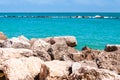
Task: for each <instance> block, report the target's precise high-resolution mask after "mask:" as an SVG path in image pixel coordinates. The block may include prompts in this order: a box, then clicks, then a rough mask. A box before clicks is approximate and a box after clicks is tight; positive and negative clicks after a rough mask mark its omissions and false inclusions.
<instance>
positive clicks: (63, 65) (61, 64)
mask: <svg viewBox="0 0 120 80" xmlns="http://www.w3.org/2000/svg"><path fill="white" fill-rule="evenodd" d="M45 64H46V66H47V67H48V68H49V70H50V72H49V76H48V77H47V79H48V80H67V77H68V75H69V74H70V72H69V68H70V67H71V65H72V62H69V61H68V62H67V61H58V60H53V61H48V62H45Z"/></svg>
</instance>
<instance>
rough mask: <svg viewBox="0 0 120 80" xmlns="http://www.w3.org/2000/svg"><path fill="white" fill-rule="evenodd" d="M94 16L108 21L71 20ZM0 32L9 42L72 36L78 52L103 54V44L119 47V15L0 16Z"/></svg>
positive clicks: (28, 14) (5, 14)
mask: <svg viewBox="0 0 120 80" xmlns="http://www.w3.org/2000/svg"><path fill="white" fill-rule="evenodd" d="M96 15H100V16H107V17H110V18H77V17H74V16H92V17H93V16H96ZM46 16H47V17H46ZM48 16H49V17H48ZM66 16H67V17H66ZM71 16H72V17H71ZM111 17H112V18H111ZM0 31H2V32H4V33H5V34H6V35H7V36H8V37H9V38H11V37H17V36H20V35H24V36H26V37H28V38H29V39H30V38H46V37H53V36H75V37H76V38H77V41H78V45H77V47H76V48H77V49H79V50H80V49H81V48H82V47H84V46H89V47H90V48H93V49H100V50H103V49H104V47H105V45H106V44H120V13H0Z"/></svg>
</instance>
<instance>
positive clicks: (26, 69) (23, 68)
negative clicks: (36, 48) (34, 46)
mask: <svg viewBox="0 0 120 80" xmlns="http://www.w3.org/2000/svg"><path fill="white" fill-rule="evenodd" d="M2 65H3V68H1V69H2V71H3V72H4V74H5V77H6V78H7V79H8V80H34V78H36V80H43V79H45V78H46V77H47V76H43V77H40V79H39V77H36V76H38V74H39V73H40V74H41V75H42V74H46V75H47V73H46V72H43V71H42V70H46V71H47V69H48V68H47V67H45V65H44V63H43V61H42V60H40V59H39V58H36V57H29V58H19V59H14V58H13V59H9V60H6V61H5V62H4V63H2ZM43 66H44V67H43Z"/></svg>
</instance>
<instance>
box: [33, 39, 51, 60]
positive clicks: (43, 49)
mask: <svg viewBox="0 0 120 80" xmlns="http://www.w3.org/2000/svg"><path fill="white" fill-rule="evenodd" d="M49 48H51V45H50V44H49V43H47V42H45V41H43V40H42V39H38V40H36V41H35V42H34V44H33V45H32V47H31V49H32V50H33V52H34V53H36V54H37V55H36V56H39V57H40V58H41V59H42V60H44V61H49V60H51V57H50V55H49V54H48V52H47V51H48V50H49Z"/></svg>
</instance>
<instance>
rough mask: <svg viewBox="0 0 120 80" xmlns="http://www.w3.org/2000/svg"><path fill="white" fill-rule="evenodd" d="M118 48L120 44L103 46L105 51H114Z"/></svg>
mask: <svg viewBox="0 0 120 80" xmlns="http://www.w3.org/2000/svg"><path fill="white" fill-rule="evenodd" d="M118 49H119V50H120V45H106V47H105V51H107V52H112V51H116V50H118Z"/></svg>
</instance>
